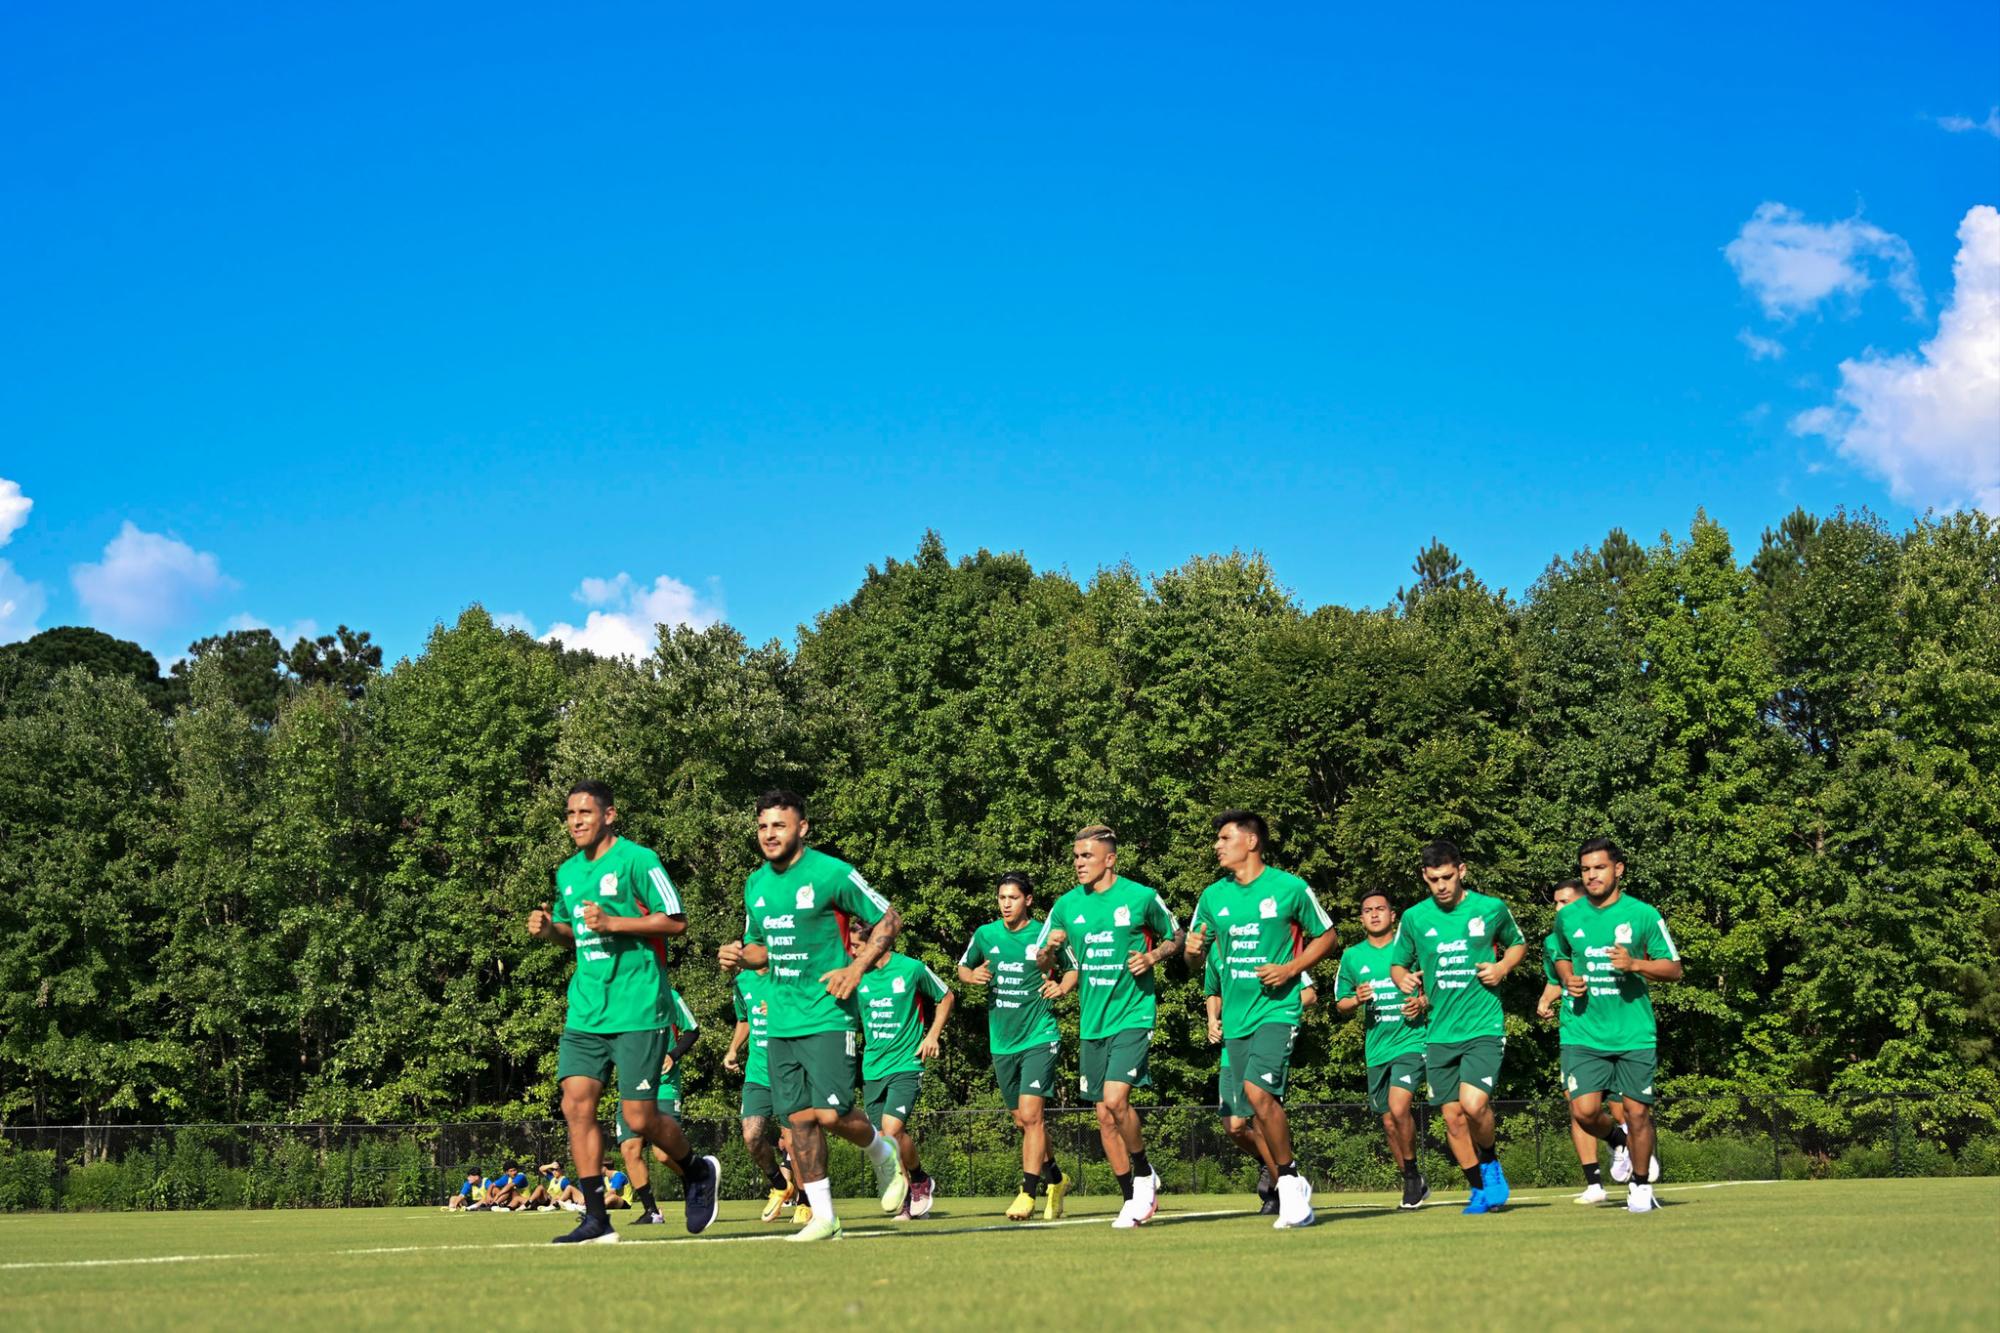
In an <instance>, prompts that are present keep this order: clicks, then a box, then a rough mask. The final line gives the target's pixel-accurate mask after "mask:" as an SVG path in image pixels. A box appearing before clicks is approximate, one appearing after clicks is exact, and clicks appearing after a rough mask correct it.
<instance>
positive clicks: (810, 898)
mask: <svg viewBox="0 0 2000 1333" xmlns="http://www.w3.org/2000/svg"><path fill="white" fill-rule="evenodd" d="M743 906H744V922H743V942H744V943H745V944H761V945H763V946H764V947H765V948H766V949H768V950H769V951H770V954H771V968H770V972H769V974H768V975H769V978H770V985H769V987H768V988H767V989H766V991H765V997H766V999H767V1000H768V1001H769V1003H770V1006H771V1035H772V1036H773V1037H810V1036H812V1035H813V1034H814V1033H815V1032H854V1031H856V1030H858V1029H859V1027H860V1017H859V1013H860V1011H859V1010H858V1009H857V1008H856V1006H855V1003H854V999H853V997H852V996H850V997H849V998H848V999H846V1000H836V999H834V998H833V997H832V996H831V995H828V994H827V993H826V986H825V985H824V984H823V983H822V982H821V981H820V978H821V977H823V976H825V975H826V974H827V973H828V972H832V971H835V970H837V969H839V968H843V967H846V966H847V965H848V964H849V963H851V962H853V961H854V960H853V959H852V958H851V957H849V956H848V953H847V921H848V918H850V917H859V918H860V919H861V920H863V921H865V922H867V923H868V924H869V925H871V926H872V925H874V924H875V923H876V922H877V921H880V920H881V919H882V914H883V913H885V912H887V911H888V910H889V903H888V900H886V899H885V898H883V897H882V895H881V894H879V893H877V892H875V890H874V889H872V888H870V887H868V881H867V880H865V879H863V878H862V877H861V872H860V871H859V870H856V869H855V868H854V867H853V866H851V865H849V864H847V862H845V861H840V860H836V859H835V858H833V857H831V856H827V855H825V854H824V853H821V852H816V851H814V850H813V849H812V848H810V847H808V848H806V849H805V851H804V852H803V853H802V854H801V855H800V856H799V859H798V860H797V861H794V862H793V863H792V868H791V869H789V870H787V871H785V872H784V873H783V874H779V873H778V872H777V871H775V870H773V869H771V867H770V865H769V864H765V865H762V866H759V867H758V868H757V870H756V871H755V872H754V873H752V874H751V876H750V878H749V879H748V880H746V881H745V882H744V885H743Z"/></svg>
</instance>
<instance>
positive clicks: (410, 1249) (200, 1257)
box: [0, 1180, 1785, 1272]
mask: <svg viewBox="0 0 2000 1333" xmlns="http://www.w3.org/2000/svg"><path fill="white" fill-rule="evenodd" d="M1783 1183H1785V1182H1782V1181H1777V1180H1715V1181H1709V1182H1707V1183H1705V1184H1698V1185H1657V1186H1655V1187H1654V1192H1655V1193H1658V1194H1671V1193H1680V1192H1683V1191H1691V1190H1719V1189H1730V1188H1733V1187H1735V1186H1739V1185H1778V1184H1783ZM1433 1197H1434V1198H1436V1196H1433ZM1513 1197H1514V1198H1516V1199H1521V1200H1540V1199H1567V1198H1570V1197H1572V1196H1571V1195H1570V1194H1569V1193H1568V1192H1567V1191H1556V1192H1546V1191H1544V1192H1540V1193H1535V1194H1516V1195H1514V1196H1513ZM1450 1201H1451V1200H1446V1199H1439V1200H1438V1202H1439V1203H1444V1202H1450ZM1426 1206H1427V1207H1431V1206H1435V1205H1426ZM1389 1207H1390V1205H1388V1204H1384V1203H1329V1204H1314V1205H1313V1208H1314V1211H1316V1212H1321V1213H1336V1212H1363V1211H1366V1212H1383V1211H1387V1210H1388V1209H1389ZM1250 1213H1251V1210H1250V1209H1248V1208H1217V1209H1211V1210H1208V1211H1205V1212H1166V1211H1162V1212H1161V1213H1160V1220H1161V1221H1163V1222H1171V1221H1174V1220H1176V1219H1179V1218H1195V1217H1238V1216H1249V1215H1250ZM524 1216H525V1214H524ZM1114 1216H1116V1215H1115V1214H1113V1213H1105V1214H1102V1215H1101V1216H1096V1217H1065V1218H1063V1219H1061V1220H1060V1221H1056V1222H1000V1223H996V1224H993V1225H989V1226H969V1227H872V1228H870V1229H868V1230H866V1231H863V1230H854V1231H848V1232H846V1233H844V1236H843V1238H844V1239H849V1240H879V1239H881V1238H882V1237H884V1236H893V1237H902V1238H905V1239H908V1238H911V1237H922V1236H970V1235H976V1234H979V1233H981V1232H993V1231H1052V1230H1054V1229H1055V1228H1057V1227H1087V1226H1092V1225H1096V1226H1108V1225H1109V1224H1110V1222H1111V1220H1112V1218H1113V1217H1114ZM620 1234H621V1235H626V1234H629V1233H620ZM788 1239H790V1233H789V1232H767V1233H764V1234H759V1235H748V1236H675V1237H673V1238H671V1239H663V1240H631V1241H628V1243H631V1244H637V1245H743V1244H749V1245H755V1244H766V1243H769V1242H772V1241H782V1240H788ZM578 1248H579V1249H580V1248H582V1247H581V1246H579V1247H578ZM452 1250H544V1251H549V1252H555V1251H554V1248H553V1247H552V1246H551V1245H550V1244H549V1242H548V1241H545V1240H502V1241H489V1242H485V1243H479V1244H471V1245H463V1244H448V1245H377V1246H370V1247H368V1248H366V1249H354V1250H333V1251H329V1253H332V1254H336V1255H368V1254H432V1253H444V1252H448V1251H452ZM291 1257H294V1256H292V1255H281V1254H158V1255H150V1256H148V1257H146V1258H140V1259H49V1260H41V1261H34V1262H27V1263H8V1264H0V1272H19V1271H21V1270H24V1269H40V1268H115V1267H124V1266H130V1265H138V1264H194V1263H207V1262H211V1261H214V1260H218V1259H282V1258H291Z"/></svg>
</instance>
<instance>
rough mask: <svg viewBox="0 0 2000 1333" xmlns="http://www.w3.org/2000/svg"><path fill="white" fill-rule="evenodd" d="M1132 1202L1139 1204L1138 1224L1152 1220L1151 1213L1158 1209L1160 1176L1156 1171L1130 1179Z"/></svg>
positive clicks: (1142, 1224) (1144, 1223)
mask: <svg viewBox="0 0 2000 1333" xmlns="http://www.w3.org/2000/svg"><path fill="white" fill-rule="evenodd" d="M1132 1202H1133V1203H1136V1204H1138V1205H1139V1225H1140V1226H1144V1225H1146V1223H1148V1222H1150V1221H1152V1220H1153V1214H1154V1213H1157V1212H1159V1211H1160V1177H1159V1174H1158V1173H1157V1172H1152V1173H1148V1174H1146V1175H1143V1176H1139V1177H1136V1178H1135V1179H1134V1180H1133V1181H1132Z"/></svg>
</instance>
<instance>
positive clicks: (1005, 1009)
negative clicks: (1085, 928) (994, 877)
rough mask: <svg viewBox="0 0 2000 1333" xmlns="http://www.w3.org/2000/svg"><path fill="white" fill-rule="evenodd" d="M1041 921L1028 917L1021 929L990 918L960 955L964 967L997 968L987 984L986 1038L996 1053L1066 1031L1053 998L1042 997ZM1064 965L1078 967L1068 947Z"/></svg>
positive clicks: (1049, 1039)
mask: <svg viewBox="0 0 2000 1333" xmlns="http://www.w3.org/2000/svg"><path fill="white" fill-rule="evenodd" d="M1042 929H1043V926H1042V923H1041V922H1039V921H1035V920H1028V921H1023V922H1022V923H1021V928H1020V929H1019V930H1009V929H1007V923H1006V922H1005V921H989V922H987V923H986V924H985V925H983V926H981V927H980V928H979V929H978V930H975V931H973V932H972V940H971V942H970V943H968V944H967V945H966V946H965V952H964V953H963V954H961V955H959V959H958V965H959V966H960V967H978V966H979V965H980V964H981V963H985V964H987V965H988V966H990V967H991V968H992V970H993V981H992V983H991V984H990V985H989V986H988V988H987V1002H986V1042H987V1048H988V1050H989V1051H990V1053H991V1054H994V1055H1013V1054H1015V1053H1016V1052H1018V1051H1025V1050H1027V1049H1028V1048H1029V1047H1030V1046H1041V1045H1045V1044H1046V1043H1048V1042H1052V1041H1055V1040H1056V1039H1057V1038H1058V1037H1060V1036H1061V1035H1062V1033H1061V1030H1060V1029H1058V1028H1057V1027H1056V1019H1055V1015H1054V1014H1052V1013H1050V1012H1049V1002H1048V1001H1047V1000H1045V999H1043V998H1042V970H1041V966H1040V961H1039V960H1040V959H1041V956H1042V951H1041V946H1040V945H1039V944H1038V943H1037V941H1038V940H1040V939H1041V937H1042ZM1063 955H1064V957H1063V961H1064V966H1063V969H1062V970H1063V971H1065V972H1067V971H1070V970H1072V969H1074V968H1075V967H1076V956H1075V954H1074V953H1073V952H1072V951H1070V950H1069V949H1067V948H1065V949H1064V951H1063Z"/></svg>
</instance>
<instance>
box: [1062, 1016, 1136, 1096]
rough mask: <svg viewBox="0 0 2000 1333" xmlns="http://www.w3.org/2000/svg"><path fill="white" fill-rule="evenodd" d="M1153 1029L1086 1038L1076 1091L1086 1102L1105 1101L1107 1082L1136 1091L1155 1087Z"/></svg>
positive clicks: (1130, 1029)
mask: <svg viewBox="0 0 2000 1333" xmlns="http://www.w3.org/2000/svg"><path fill="white" fill-rule="evenodd" d="M1152 1049H1153V1029H1151V1028H1126V1029H1125V1030H1124V1031H1122V1032H1113V1033H1111V1034H1110V1035H1108V1036H1103V1037H1086V1038H1084V1040H1083V1044H1082V1049H1081V1050H1080V1051H1079V1052H1078V1060H1077V1063H1078V1065H1079V1066H1080V1068H1079V1072H1078V1075H1077V1081H1076V1086H1077V1092H1078V1094H1079V1095H1080V1096H1082V1098H1083V1099H1084V1100H1085V1101H1088V1102H1101V1101H1103V1100H1104V1085H1105V1084H1106V1083H1124V1084H1127V1085H1129V1086H1131V1087H1135V1088H1149V1087H1151V1086H1152V1085H1153V1076H1152V1073H1151V1064H1150V1061H1151V1058H1152Z"/></svg>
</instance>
